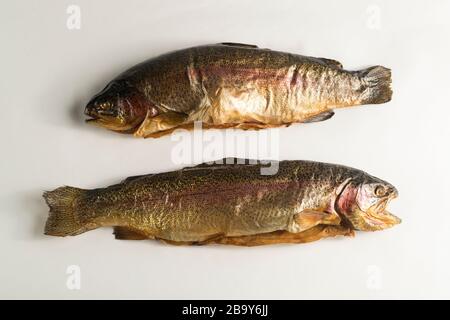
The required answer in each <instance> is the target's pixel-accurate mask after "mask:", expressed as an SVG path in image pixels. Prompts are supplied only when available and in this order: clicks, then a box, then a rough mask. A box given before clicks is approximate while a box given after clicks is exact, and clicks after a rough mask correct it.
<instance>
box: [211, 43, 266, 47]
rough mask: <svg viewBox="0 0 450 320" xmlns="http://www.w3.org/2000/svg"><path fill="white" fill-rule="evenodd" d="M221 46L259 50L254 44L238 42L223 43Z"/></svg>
mask: <svg viewBox="0 0 450 320" xmlns="http://www.w3.org/2000/svg"><path fill="white" fill-rule="evenodd" d="M219 44H221V45H223V46H230V47H243V48H258V46H257V45H254V44H246V43H237V42H221V43H219Z"/></svg>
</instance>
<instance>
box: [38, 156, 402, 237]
mask: <svg viewBox="0 0 450 320" xmlns="http://www.w3.org/2000/svg"><path fill="white" fill-rule="evenodd" d="M231 160H232V161H230V159H227V160H225V159H224V161H222V163H221V164H220V163H219V164H213V165H209V164H201V165H198V166H195V167H188V168H184V169H181V170H177V171H173V172H167V173H161V174H149V175H144V176H138V177H131V178H127V179H126V180H124V181H123V182H121V183H119V184H116V185H112V186H109V187H106V188H99V189H93V190H83V189H78V188H74V187H60V188H58V189H56V190H54V191H50V192H45V193H44V198H45V200H46V202H47V204H48V206H49V207H50V213H49V217H48V220H47V223H46V226H45V234H47V235H53V236H74V235H78V234H80V233H83V232H86V231H89V230H93V229H96V228H99V227H106V226H112V227H114V233H115V236H116V238H117V239H134V240H140V239H159V240H163V241H165V242H168V243H172V244H205V243H222V244H234V245H243V246H253V245H262V244H271V243H302V242H310V241H314V240H319V239H321V238H325V237H330V236H337V235H353V230H362V231H375V230H382V229H385V228H389V227H391V226H393V225H395V224H398V223H400V219H399V218H397V217H396V216H394V215H392V214H390V213H389V212H388V211H387V210H386V206H387V204H388V202H389V201H390V200H391V199H393V198H395V197H397V194H398V193H397V190H396V189H395V187H394V186H392V185H391V184H389V183H388V182H385V181H383V180H381V179H378V178H375V177H373V176H371V175H369V174H367V173H365V172H363V171H360V170H357V169H353V168H349V167H345V166H341V165H334V164H325V163H319V162H310V161H281V162H279V163H278V166H279V167H278V172H277V173H276V174H274V175H262V174H261V168H262V167H263V165H262V163H261V162H256V161H254V162H251V161H250V162H247V161H246V160H242V159H236V160H235V159H231ZM229 163H232V164H229Z"/></svg>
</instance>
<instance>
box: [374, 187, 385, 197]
mask: <svg viewBox="0 0 450 320" xmlns="http://www.w3.org/2000/svg"><path fill="white" fill-rule="evenodd" d="M386 191H387V190H386V188H385V187H384V186H382V185H379V186H377V187H376V188H375V195H376V196H377V197H383V196H385V195H386Z"/></svg>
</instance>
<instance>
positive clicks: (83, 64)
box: [0, 0, 450, 299]
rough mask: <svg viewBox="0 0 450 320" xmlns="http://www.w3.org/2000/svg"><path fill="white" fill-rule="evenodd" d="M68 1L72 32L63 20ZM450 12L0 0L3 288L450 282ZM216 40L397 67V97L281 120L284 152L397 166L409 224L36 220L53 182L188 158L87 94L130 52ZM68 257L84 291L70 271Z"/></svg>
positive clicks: (386, 4) (284, 294)
mask: <svg viewBox="0 0 450 320" xmlns="http://www.w3.org/2000/svg"><path fill="white" fill-rule="evenodd" d="M70 4H76V5H78V6H79V7H80V9H81V29H80V30H69V29H67V27H66V20H67V18H68V16H69V15H68V14H67V13H66V9H67V7H68V5H70ZM449 12H450V3H449V2H448V1H396V2H395V3H393V1H376V0H373V1H339V2H338V1H333V2H332V1H329V2H326V1H317V0H314V1H272V2H269V1H256V0H255V1H243V0H240V1H224V0H222V1H173V0H172V1H168V0H161V1H143V0H142V1H115V2H114V3H113V2H112V1H106V0H105V1H87V0H86V1H81V0H73V1H70V2H69V1H56V0H55V1H39V2H38V1H35V2H31V1H23V0H22V1H8V2H7V1H2V3H1V5H0V21H1V28H0V38H1V39H2V45H1V48H2V49H1V59H0V70H1V77H0V108H1V109H0V110H1V124H0V146H1V158H0V159H1V160H0V161H1V166H0V170H1V171H0V177H1V179H0V188H1V190H0V214H1V219H0V246H1V251H0V255H1V258H0V259H1V261H0V297H1V298H63V299H78V298H211V299H216V298H255V299H259V298H273V299H278V298H287V299H291V298H356V299H365V298H450V274H449V270H450V250H449V244H450V232H449V231H450V215H449V214H450V212H449V209H450V208H449V195H450V193H449V191H450V189H449V180H450V174H449V162H450V161H449V160H450V155H449V137H450V123H449V120H450V108H449V105H448V103H449V91H450V89H449V75H450V67H449V57H450V46H449V41H448V40H449V31H450V19H448V18H449V16H448V14H449ZM223 41H234V42H243V43H251V44H257V45H259V46H261V47H268V48H271V49H276V50H282V51H289V52H295V53H300V54H305V55H312V56H319V57H328V58H333V59H337V60H339V61H341V62H342V63H343V64H344V67H345V68H347V69H350V70H354V69H359V68H363V67H367V66H369V65H374V64H381V65H385V66H387V67H390V68H391V69H392V70H393V89H394V97H393V100H392V101H391V102H390V103H388V104H384V105H377V106H364V107H358V108H353V109H346V110H339V111H338V112H336V115H335V117H334V118H332V119H330V120H328V121H326V122H321V123H315V124H310V125H293V126H291V127H289V128H286V129H281V130H280V131H279V136H280V143H279V158H280V159H311V160H317V161H325V162H332V163H341V164H346V165H349V166H353V167H356V168H360V169H363V170H365V171H367V172H369V173H371V174H374V175H375V176H378V177H380V178H383V179H385V180H387V181H389V182H391V183H392V184H394V185H395V186H396V187H397V188H398V189H399V191H400V197H399V198H398V199H396V200H395V201H393V202H392V203H391V206H390V209H391V211H392V212H393V213H395V214H397V215H398V216H400V217H401V218H402V219H403V223H402V224H401V225H399V226H397V227H395V228H392V229H389V230H386V231H382V232H375V233H363V232H359V233H358V234H357V236H356V237H355V238H353V239H351V238H341V239H330V240H322V241H319V242H315V243H311V244H307V245H278V246H267V247H256V248H240V247H227V246H204V247H174V246H167V245H163V244H160V243H158V242H154V241H117V240H114V238H113V235H112V234H111V232H112V231H111V230H110V229H98V230H95V231H92V232H88V233H85V234H83V235H80V236H78V237H69V238H56V237H48V236H44V235H43V227H44V223H45V219H46V217H47V211H48V209H47V207H46V205H45V203H44V201H43V199H42V197H41V194H42V191H43V190H51V189H54V188H56V187H58V186H61V185H73V186H78V187H83V188H94V187H101V186H106V185H108V184H112V183H115V182H118V181H120V180H121V179H122V178H124V177H127V176H131V175H137V174H144V173H152V172H163V171H167V170H172V169H178V168H180V167H182V165H179V164H176V163H174V162H173V161H172V157H171V151H172V150H173V147H174V145H175V144H176V142H174V141H171V139H170V137H165V138H161V139H157V140H154V139H149V140H140V139H135V138H133V137H131V136H124V135H119V134H115V133H113V132H109V131H107V130H104V129H99V128H95V127H93V126H89V125H87V124H85V123H84V122H83V118H84V117H83V113H82V112H83V109H84V105H85V103H86V102H87V100H88V99H89V98H90V97H91V96H92V95H93V94H95V93H96V92H97V91H99V90H100V89H102V88H103V87H104V85H105V84H106V83H107V82H108V81H109V80H111V79H112V78H113V77H114V76H115V75H116V74H117V73H119V72H121V71H123V70H125V69H126V68H128V67H130V66H132V65H134V64H135V63H138V62H140V61H142V60H145V59H147V58H150V57H153V56H156V55H158V54H161V53H164V52H167V51H169V50H174V49H180V48H184V47H188V46H193V45H200V44H207V43H216V42H223ZM239 134H243V135H246V134H248V133H244V132H241V133H239ZM226 155H227V156H233V155H238V156H239V155H240V154H233V153H227V154H226ZM70 265H78V266H79V267H80V268H81V289H80V290H69V289H68V288H67V286H66V281H67V277H68V275H67V274H66V269H67V267H68V266H70Z"/></svg>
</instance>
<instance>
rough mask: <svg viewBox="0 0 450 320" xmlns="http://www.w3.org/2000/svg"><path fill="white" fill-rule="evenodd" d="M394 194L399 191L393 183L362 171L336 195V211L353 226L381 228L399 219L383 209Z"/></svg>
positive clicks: (358, 228)
mask: <svg viewBox="0 0 450 320" xmlns="http://www.w3.org/2000/svg"><path fill="white" fill-rule="evenodd" d="M397 196H398V191H397V189H396V188H395V187H394V186H393V185H392V184H390V183H388V182H386V181H383V180H381V179H378V178H376V177H373V176H371V175H368V174H364V175H363V176H361V177H358V178H356V179H352V180H350V181H348V182H347V184H346V185H345V187H344V189H343V190H342V191H341V193H340V195H339V196H338V198H337V201H336V211H337V212H338V213H339V214H340V215H341V216H343V217H344V219H345V220H346V221H348V222H349V223H350V224H351V226H352V227H353V228H354V229H355V230H361V231H376V230H383V229H387V228H390V227H392V226H394V225H396V224H399V223H400V222H401V220H400V219H399V218H398V217H396V216H395V215H393V214H392V213H390V212H389V211H387V210H386V207H387V205H388V204H389V202H390V201H391V200H392V199H394V198H396V197H397Z"/></svg>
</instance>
